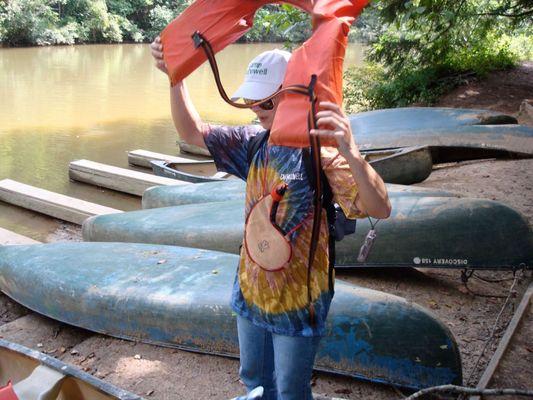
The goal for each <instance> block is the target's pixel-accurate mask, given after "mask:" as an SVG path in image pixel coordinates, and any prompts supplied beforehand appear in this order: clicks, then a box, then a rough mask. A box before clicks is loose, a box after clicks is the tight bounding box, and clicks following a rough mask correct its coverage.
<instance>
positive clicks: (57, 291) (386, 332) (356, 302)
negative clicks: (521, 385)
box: [0, 243, 461, 388]
mask: <svg viewBox="0 0 533 400" xmlns="http://www.w3.org/2000/svg"><path fill="white" fill-rule="evenodd" d="M237 262H238V257H237V256H236V255H232V254H225V253H219V252H212V251H206V250H197V249H190V248H180V247H175V246H154V245H143V244H128V243H55V244H47V245H30V246H4V247H0V289H1V290H2V291H3V292H4V293H6V294H7V295H8V296H10V297H11V298H13V299H14V300H15V301H17V302H19V303H21V304H23V305H25V306H26V307H28V308H30V309H32V310H34V311H36V312H39V313H41V314H44V315H46V316H48V317H51V318H54V319H56V320H59V321H62V322H65V323H68V324H72V325H75V326H79V327H83V328H86V329H89V330H92V331H95V332H101V333H105V334H108V335H112V336H115V337H119V338H125V339H133V340H140V341H143V342H147V343H154V344H160V345H164V346H172V347H177V348H181V349H185V350H191V351H197V352H202V353H209V354H218V355H226V356H232V357H237V356H238V341H237V332H236V322H235V314H234V313H233V312H232V310H231V308H230V306H229V302H230V296H231V290H232V283H233V279H234V273H235V267H236V265H237ZM335 289H336V293H335V297H334V299H333V302H332V305H331V309H330V313H329V316H328V322H327V334H326V336H325V337H324V338H323V340H322V342H321V345H320V349H319V351H318V355H317V358H316V363H315V368H316V369H318V370H322V371H328V372H333V373H337V374H342V375H348V376H353V377H358V378H363V379H368V380H371V381H376V382H383V383H389V384H393V385H399V386H405V387H410V388H421V387H427V386H434V385H441V384H448V383H453V384H460V383H461V360H460V356H459V351H458V348H457V344H456V342H455V340H454V338H453V335H452V334H451V332H450V331H449V330H448V328H447V327H446V326H445V325H444V324H442V323H441V322H440V321H439V320H438V319H437V318H436V317H435V316H433V315H432V314H431V313H430V312H429V311H427V310H425V309H424V308H422V307H420V306H418V305H416V304H413V303H411V302H408V301H406V300H405V299H402V298H400V297H396V296H393V295H389V294H386V293H382V292H378V291H375V290H369V289H364V288H361V287H357V286H354V285H351V284H347V283H343V282H341V281H337V282H336V286H335ZM421 332H423V334H421Z"/></svg>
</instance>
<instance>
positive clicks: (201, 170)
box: [150, 160, 231, 183]
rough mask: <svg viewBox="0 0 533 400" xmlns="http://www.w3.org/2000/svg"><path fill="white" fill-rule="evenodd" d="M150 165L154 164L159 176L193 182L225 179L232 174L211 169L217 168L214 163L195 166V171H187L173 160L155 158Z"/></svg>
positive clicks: (155, 171)
mask: <svg viewBox="0 0 533 400" xmlns="http://www.w3.org/2000/svg"><path fill="white" fill-rule="evenodd" d="M150 165H151V166H152V171H154V174H155V175H157V176H164V177H166V178H172V179H178V180H180V181H186V182H191V183H202V182H216V181H225V180H227V179H228V178H229V177H230V176H231V175H230V174H227V173H226V172H214V171H210V170H212V169H215V166H214V164H212V165H210V166H207V168H205V167H204V166H197V167H196V168H195V170H196V171H195V173H191V172H186V171H184V169H185V168H184V167H183V166H182V165H181V164H179V163H174V162H171V161H158V160H153V161H151V162H150ZM206 170H207V171H206Z"/></svg>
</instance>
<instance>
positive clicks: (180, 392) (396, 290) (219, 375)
mask: <svg viewBox="0 0 533 400" xmlns="http://www.w3.org/2000/svg"><path fill="white" fill-rule="evenodd" d="M517 82H518V83H519V84H516V83H517ZM524 88H525V89H524ZM469 90H470V91H475V92H478V93H479V94H473V95H472V94H471V95H465V97H461V96H462V95H464V94H465V93H466V92H467V91H469ZM469 93H472V92H469ZM532 93H533V64H531V63H530V64H524V65H522V66H521V67H520V68H519V69H517V70H515V71H511V72H507V73H496V74H492V75H491V76H489V78H488V79H487V80H485V81H479V82H478V81H475V82H470V83H469V84H468V86H466V87H461V88H457V89H456V90H455V91H454V92H453V93H450V94H449V95H447V96H445V97H444V98H443V99H442V101H441V103H440V104H439V106H453V107H467V108H486V109H493V110H498V111H504V112H507V113H511V114H514V113H516V112H518V108H519V105H520V104H521V102H522V100H523V99H525V98H527V97H528V96H531V94H532ZM531 171H533V160H512V161H496V160H485V161H476V162H467V163H458V164H449V165H445V166H440V167H439V168H437V169H436V170H434V171H433V173H432V174H431V176H430V177H429V178H428V179H427V180H426V181H424V182H423V183H421V184H419V186H424V187H434V188H441V189H446V190H450V191H455V192H458V193H461V194H464V195H466V196H469V197H479V198H486V199H491V200H497V201H500V202H503V203H505V204H507V205H509V206H511V207H513V208H515V209H516V210H518V211H520V212H521V213H522V214H523V215H524V217H525V218H526V219H527V220H528V221H529V223H530V224H531V223H532V221H533V195H532V194H533V179H532V176H531ZM495 229H497V227H495ZM65 240H75V241H76V240H81V235H80V229H79V227H77V226H74V225H70V224H66V223H60V224H59V228H58V229H57V230H56V232H54V234H52V235H50V236H49V237H48V238H47V241H65ZM517 276H519V277H520V279H519V280H518V281H517V283H516V286H515V291H514V295H513V296H512V299H511V306H509V307H507V308H506V310H505V311H504V312H503V314H502V318H501V321H500V324H499V325H498V328H497V329H496V337H495V340H493V342H492V344H491V345H490V346H488V350H487V354H485V356H484V357H482V358H481V361H480V363H479V364H478V365H477V366H476V365H475V364H476V361H477V359H478V357H479V354H480V353H481V351H482V349H483V348H484V347H485V343H486V341H487V339H488V338H489V335H490V332H491V330H492V328H493V325H494V322H495V319H496V316H497V315H498V313H499V312H500V309H501V307H502V305H503V304H504V301H505V299H504V298H499V297H482V296H479V295H474V294H472V293H471V292H469V291H468V290H466V289H465V287H464V285H463V284H462V283H461V279H460V271H459V270H443V269H405V268H404V269H400V268H398V269H368V270H359V271H357V272H350V273H347V272H345V273H338V274H337V277H338V279H342V280H346V281H349V282H352V283H355V284H358V285H361V286H365V287H369V288H372V289H376V290H381V291H384V292H388V293H391V294H395V295H398V296H401V297H404V298H406V299H407V300H409V301H413V302H415V303H418V304H420V305H422V306H424V307H426V308H428V309H430V310H431V311H432V312H433V313H434V314H435V315H437V316H438V317H439V318H440V319H441V320H442V321H443V322H444V323H445V324H446V325H447V326H449V328H450V329H451V331H452V332H453V334H454V335H455V337H456V339H457V342H458V344H459V347H460V350H461V355H462V359H463V373H464V378H465V383H470V384H471V385H475V383H476V382H477V380H478V379H479V377H480V376H481V374H482V372H483V370H484V368H485V366H486V364H487V362H488V360H489V359H490V356H491V355H492V353H493V352H494V350H495V348H496V345H497V343H498V340H499V338H500V337H501V335H502V334H503V332H504V330H505V326H506V324H507V322H508V321H509V320H510V319H511V317H512V314H513V312H514V309H515V308H516V306H517V305H518V303H519V302H520V299H521V296H522V293H523V292H524V291H525V289H526V288H527V285H528V284H529V282H530V281H531V273H530V272H528V273H525V274H521V273H518V275H517ZM479 278H484V279H486V280H492V281H494V282H488V281H486V280H482V279H479ZM513 278H514V276H513V273H512V272H478V273H477V277H476V276H474V277H472V278H471V279H470V282H469V285H468V286H469V288H470V290H471V291H472V292H475V293H480V294H484V295H500V296H506V295H507V294H508V292H509V289H510V287H511V285H512V283H513V282H514V281H513ZM532 321H533V318H532V316H531V308H530V310H529V312H528V313H527V316H526V318H525V319H524V321H523V323H522V325H521V327H520V330H519V333H518V335H517V338H516V340H513V343H512V347H511V349H510V351H509V353H508V355H507V356H506V358H505V359H504V361H503V362H502V367H501V369H500V370H498V373H497V374H496V377H495V379H494V385H497V386H498V387H522V388H527V387H529V388H531V382H530V381H531V367H532V366H533V354H532V352H533V348H532V347H531V342H530V340H529V338H530V337H531V334H532V333H533V323H532ZM0 337H3V338H6V339H8V340H12V341H16V342H18V343H21V344H23V345H26V346H28V347H31V348H34V349H37V350H40V351H44V352H46V353H48V354H50V355H53V356H55V357H58V358H60V359H62V360H64V361H66V362H69V363H72V364H74V365H77V366H79V367H80V368H82V369H83V370H85V371H88V372H90V373H91V374H94V375H95V376H97V377H99V378H103V379H105V380H107V381H109V382H111V383H113V384H116V385H118V386H120V387H122V388H124V389H127V390H130V391H132V392H134V393H137V394H139V395H142V396H145V397H147V398H149V399H161V400H164V399H169V400H170V399H191V398H195V399H228V398H230V397H232V396H236V395H238V394H240V393H242V392H243V387H242V385H241V384H240V383H239V380H238V362H237V360H232V359H227V358H223V357H215V356H208V355H201V354H194V353H188V352H184V351H180V350H175V349H169V348H162V347H156V346H151V345H147V344H142V343H134V342H127V341H123V340H118V339H113V338H109V337H105V336H102V335H95V334H92V333H91V332H88V331H85V330H82V329H78V328H73V327H70V326H67V325H64V324H61V323H57V322H55V321H52V320H50V319H47V318H44V317H40V316H38V315H36V314H33V313H31V312H30V311H29V310H27V309H25V308H24V307H21V306H19V305H17V304H16V303H14V302H12V301H10V300H9V299H8V298H7V297H6V296H3V295H0ZM468 378H470V379H468ZM313 385H314V386H313V391H314V392H315V393H319V394H322V395H325V396H328V397H330V398H331V397H337V398H343V399H371V400H374V399H376V400H377V399H398V398H401V393H399V392H398V391H397V390H395V389H393V388H390V387H387V386H384V385H377V384H372V383H367V382H362V381H359V380H355V379H348V378H343V377H337V376H334V375H330V374H324V373H316V374H315V375H314V377H313ZM506 398H511V397H506Z"/></svg>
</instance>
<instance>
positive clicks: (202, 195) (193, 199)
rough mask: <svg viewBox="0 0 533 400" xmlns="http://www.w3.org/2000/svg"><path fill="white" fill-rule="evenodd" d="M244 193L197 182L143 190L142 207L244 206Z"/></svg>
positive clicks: (231, 184) (433, 192) (425, 192)
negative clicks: (222, 203) (231, 202)
mask: <svg viewBox="0 0 533 400" xmlns="http://www.w3.org/2000/svg"><path fill="white" fill-rule="evenodd" d="M386 186H387V190H388V192H389V196H391V197H395V196H405V197H408V196H417V197H420V196H431V197H459V195H456V194H453V193H450V192H447V191H445V190H440V189H430V188H420V187H411V186H404V185H394V184H388V185H386ZM245 190H246V183H245V182H244V181H243V180H241V179H231V180H228V181H225V182H206V183H198V184H196V185H176V186H154V187H151V188H149V189H147V190H145V191H144V193H143V196H142V207H143V208H158V207H170V206H181V205H184V204H199V203H213V202H218V201H228V200H241V201H242V202H243V204H244V193H245Z"/></svg>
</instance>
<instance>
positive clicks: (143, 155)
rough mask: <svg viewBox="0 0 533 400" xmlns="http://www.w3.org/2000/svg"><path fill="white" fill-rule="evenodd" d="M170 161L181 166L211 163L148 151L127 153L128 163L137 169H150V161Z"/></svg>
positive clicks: (211, 161)
mask: <svg viewBox="0 0 533 400" xmlns="http://www.w3.org/2000/svg"><path fill="white" fill-rule="evenodd" d="M152 160H157V161H170V162H173V163H177V164H182V165H191V164H210V163H213V162H214V161H213V160H207V159H205V158H198V157H193V156H190V157H181V156H171V155H169V154H161V153H154V152H153V151H148V150H142V149H138V150H133V151H129V152H128V163H129V164H131V165H135V166H137V167H144V168H152V166H151V165H150V161H152Z"/></svg>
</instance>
